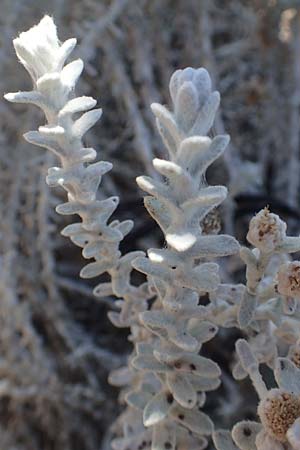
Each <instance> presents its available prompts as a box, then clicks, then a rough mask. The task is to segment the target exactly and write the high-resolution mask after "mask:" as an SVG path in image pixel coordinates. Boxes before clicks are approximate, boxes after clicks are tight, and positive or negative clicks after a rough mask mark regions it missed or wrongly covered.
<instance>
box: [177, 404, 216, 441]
mask: <svg viewBox="0 0 300 450" xmlns="http://www.w3.org/2000/svg"><path fill="white" fill-rule="evenodd" d="M170 414H171V415H172V416H173V417H174V419H175V420H176V421H178V422H179V423H181V424H182V425H184V426H185V427H186V428H188V429H189V430H191V431H192V432H194V433H197V434H200V435H201V434H204V435H210V434H211V433H212V432H213V427H214V426H213V423H212V421H211V420H210V418H209V417H208V416H207V415H206V414H204V413H203V412H201V411H198V409H196V408H195V409H192V410H189V409H185V408H182V407H181V406H179V405H176V406H172V407H171V409H170Z"/></svg>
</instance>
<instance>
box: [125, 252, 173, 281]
mask: <svg viewBox="0 0 300 450" xmlns="http://www.w3.org/2000/svg"><path fill="white" fill-rule="evenodd" d="M132 266H133V267H134V268H135V269H136V270H139V271H140V272H142V273H145V274H147V275H151V276H153V277H159V278H161V279H163V280H164V281H166V282H171V281H172V274H171V272H170V270H169V269H168V268H167V267H164V266H162V265H161V264H157V263H152V262H151V261H150V260H149V259H148V258H136V259H135V260H134V261H133V262H132Z"/></svg>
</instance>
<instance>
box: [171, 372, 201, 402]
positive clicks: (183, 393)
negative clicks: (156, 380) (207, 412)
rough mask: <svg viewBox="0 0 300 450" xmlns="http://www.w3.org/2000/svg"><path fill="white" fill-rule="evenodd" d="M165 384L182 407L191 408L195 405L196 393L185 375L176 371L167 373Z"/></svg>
mask: <svg viewBox="0 0 300 450" xmlns="http://www.w3.org/2000/svg"><path fill="white" fill-rule="evenodd" d="M167 385H168V387H169V389H170V391H171V392H172V394H173V396H174V398H175V400H176V401H177V402H178V403H179V404H180V405H181V406H182V407H183V408H188V409H191V408H193V407H194V406H195V405H196V402H197V394H196V391H195V389H194V388H193V386H192V385H191V383H190V382H189V381H188V379H187V377H185V376H184V375H181V374H179V373H176V372H175V373H168V374H167Z"/></svg>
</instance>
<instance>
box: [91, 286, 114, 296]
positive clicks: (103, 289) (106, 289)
mask: <svg viewBox="0 0 300 450" xmlns="http://www.w3.org/2000/svg"><path fill="white" fill-rule="evenodd" d="M93 294H94V295H95V297H99V298H101V297H110V296H111V295H113V289H112V284H111V283H100V284H98V285H97V286H96V287H95V288H94V290H93Z"/></svg>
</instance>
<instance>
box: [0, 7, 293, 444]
mask: <svg viewBox="0 0 300 450" xmlns="http://www.w3.org/2000/svg"><path fill="white" fill-rule="evenodd" d="M45 13H48V14H50V15H52V16H53V17H54V19H55V22H56V24H57V27H58V32H59V37H60V38H61V40H64V39H66V38H69V37H77V39H78V46H77V49H76V51H75V53H74V57H81V58H82V59H83V60H84V62H85V71H84V74H83V76H82V78H81V81H80V83H79V86H78V92H79V93H82V94H83V93H84V94H85V95H92V96H94V97H95V98H97V100H98V101H99V104H100V105H101V107H102V108H103V110H104V114H103V118H102V119H101V121H100V123H99V124H98V125H97V126H95V127H94V128H93V130H92V131H91V132H89V134H88V137H87V143H88V144H89V145H90V146H94V147H95V149H96V150H97V151H98V152H99V158H100V159H103V160H106V159H107V160H109V161H112V162H113V164H114V169H113V171H112V172H110V173H109V174H108V175H106V176H105V177H104V179H103V182H102V184H101V188H100V193H99V195H100V197H106V196H109V195H115V194H117V195H120V198H121V201H120V207H119V209H118V211H117V215H118V217H119V218H122V219H123V218H132V219H134V220H135V228H134V230H133V232H132V233H131V234H130V235H129V237H128V238H127V239H126V240H125V242H124V244H123V247H122V250H123V251H126V250H128V249H132V250H133V249H146V248H147V247H148V246H151V247H153V246H157V245H161V244H163V242H162V236H161V234H160V232H159V230H158V228H157V227H156V226H155V224H154V222H153V221H152V220H151V219H150V218H149V217H148V216H147V214H146V212H145V210H144V208H143V204H142V193H141V192H139V190H138V189H137V187H136V184H135V177H136V176H137V175H140V174H143V173H148V174H151V173H152V170H153V169H152V164H151V160H152V159H153V157H155V156H162V155H163V154H164V148H163V145H162V143H161V141H160V139H159V137H158V134H157V132H156V131H155V126H154V119H153V116H152V113H151V110H150V108H149V105H150V104H151V103H152V102H153V101H156V102H157V101H158V102H161V103H169V94H168V81H169V78H170V75H171V74H172V72H173V71H174V70H175V69H177V68H183V67H186V66H192V67H200V66H204V67H205V68H207V69H208V70H209V71H210V74H211V76H212V78H213V82H214V85H215V87H216V88H217V89H218V90H219V91H220V93H221V96H222V103H221V110H220V113H219V115H218V119H217V121H216V123H215V126H214V129H213V131H212V132H213V134H217V133H223V132H224V130H226V132H227V133H229V134H230V135H231V144H230V146H229V148H228V151H227V154H226V156H225V157H224V158H223V160H221V161H219V162H217V163H215V164H214V166H213V167H212V169H211V170H210V172H209V173H208V178H209V181H210V182H211V183H212V184H214V183H218V184H221V183H224V184H226V185H227V186H228V187H229V191H230V197H229V200H228V201H227V203H226V204H225V206H224V208H223V209H222V210H221V211H220V212H219V213H220V216H221V221H222V228H223V229H224V230H225V231H226V232H229V233H235V234H236V235H237V237H238V239H239V240H240V241H241V242H244V240H245V234H246V230H247V223H248V222H249V219H250V218H251V216H252V215H253V214H254V213H255V212H257V211H258V210H259V209H261V208H262V207H264V206H266V205H267V204H268V205H270V208H271V210H272V211H273V212H276V213H277V214H280V215H281V217H282V218H284V219H285V220H286V221H287V223H288V225H289V232H290V234H299V232H300V226H299V223H300V213H299V192H300V189H299V187H300V186H299V185H300V170H299V138H300V135H299V131H300V123H299V108H300V1H299V0H298V1H297V0H53V1H52V2H50V1H45V0H0V26H1V34H0V91H1V96H2V94H3V93H5V92H8V91H16V90H26V89H29V88H30V80H29V77H28V76H27V74H26V73H25V71H24V69H23V67H21V65H20V64H19V63H18V62H17V59H16V57H15V54H14V50H13V46H12V39H13V38H14V37H15V36H16V35H17V34H18V32H20V31H24V30H27V29H28V28H29V27H31V26H32V25H34V24H35V23H37V22H38V21H39V20H40V19H41V18H42V17H43V15H44V14H45ZM42 123H43V118H42V116H41V115H40V113H39V111H37V110H36V109H34V107H32V108H30V107H28V106H27V105H11V104H8V103H6V102H5V101H4V100H2V101H1V100H0V214H1V226H0V232H1V234H0V251H1V254H0V262H1V271H0V448H1V450H97V449H101V450H104V449H105V450H106V449H108V448H109V445H108V440H109V435H110V433H109V432H108V430H109V426H110V424H111V423H112V421H113V419H114V418H115V417H116V415H117V413H118V410H119V406H118V404H117V397H118V392H117V391H116V390H115V389H114V388H112V387H110V386H109V385H108V384H107V375H108V372H109V371H110V370H111V369H113V368H116V367H118V366H120V365H121V364H122V363H124V362H125V361H126V355H127V354H128V353H129V352H130V343H128V342H127V331H126V330H121V331H120V330H117V329H115V328H114V327H113V325H112V324H110V322H109V320H108V318H107V316H106V315H107V311H108V310H111V309H113V308H114V304H113V299H107V301H101V302H100V301H99V300H97V299H95V298H93V296H92V284H91V285H89V284H88V283H87V282H86V281H83V280H80V279H79V277H78V273H79V270H80V268H81V267H82V265H83V260H82V257H81V254H80V249H79V248H76V247H74V246H73V245H72V244H71V243H70V242H69V241H68V240H67V239H66V238H64V237H62V236H60V234H59V230H60V229H62V228H63V226H64V225H66V222H64V220H63V219H62V218H61V217H60V216H58V215H57V214H56V213H55V211H54V207H55V206H56V205H57V204H58V203H59V202H61V201H62V200H63V196H64V193H63V192H60V191H53V190H52V191H50V190H49V189H48V187H47V185H46V183H45V174H46V171H47V168H48V167H49V166H51V165H53V163H54V162H55V160H54V158H53V157H52V155H50V154H48V153H47V152H46V151H44V150H42V149H40V148H37V147H32V146H30V145H29V144H26V143H25V141H24V140H23V138H22V134H23V133H24V132H26V131H28V130H33V129H36V128H37V126H38V124H42ZM242 277H243V267H242V265H240V263H238V262H237V261H231V262H230V264H226V265H224V267H223V279H224V280H225V281H226V280H230V279H231V280H232V279H233V278H234V279H235V280H239V279H242ZM233 337H236V336H233V332H232V331H231V332H230V333H229V332H226V333H225V332H222V333H221V336H220V337H219V338H217V339H216V340H215V341H213V342H212V343H211V344H209V347H208V348H207V349H206V351H207V352H210V354H213V358H214V359H215V360H217V361H218V362H219V363H220V364H221V365H222V367H223V372H224V374H223V387H222V388H221V389H219V390H218V392H217V393H211V394H209V396H208V409H209V411H211V412H212V413H213V414H214V417H215V418H216V422H217V425H219V426H222V427H230V426H231V425H232V424H233V423H234V421H235V420H236V419H237V417H238V418H239V419H240V418H241V416H243V417H247V418H251V417H253V411H254V409H252V407H251V405H252V402H251V398H252V397H251V394H247V392H250V391H249V385H248V384H247V383H246V382H244V383H241V385H240V386H237V387H236V383H233V381H232V377H231V375H230V362H231V360H232V354H233V342H234V340H233ZM224 342H225V344H224ZM242 391H243V393H244V400H243V401H242V399H241V395H240V393H241V392H242ZM247 395H248V396H249V398H248V400H247ZM253 404H254V402H253Z"/></svg>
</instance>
